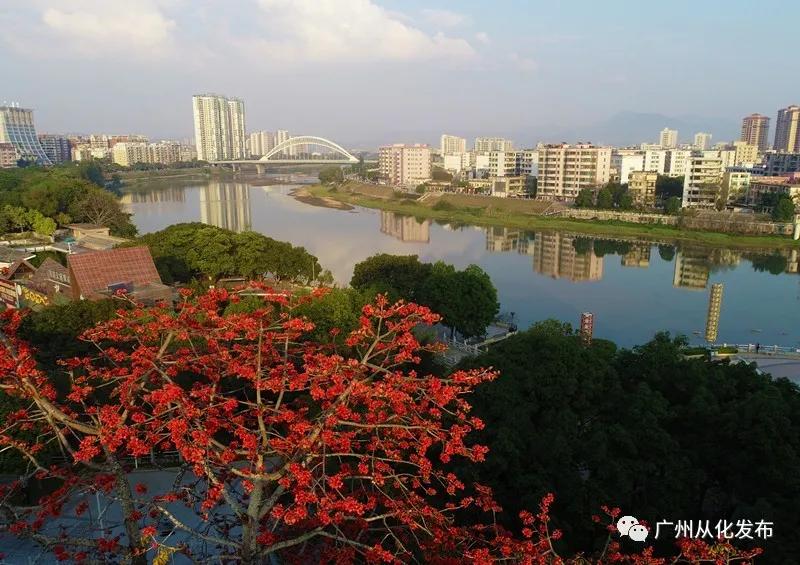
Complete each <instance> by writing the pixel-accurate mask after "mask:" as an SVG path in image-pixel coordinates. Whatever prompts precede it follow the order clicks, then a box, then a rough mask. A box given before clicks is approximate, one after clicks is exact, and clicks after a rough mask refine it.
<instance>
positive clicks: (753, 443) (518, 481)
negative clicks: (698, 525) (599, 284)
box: [462, 321, 800, 563]
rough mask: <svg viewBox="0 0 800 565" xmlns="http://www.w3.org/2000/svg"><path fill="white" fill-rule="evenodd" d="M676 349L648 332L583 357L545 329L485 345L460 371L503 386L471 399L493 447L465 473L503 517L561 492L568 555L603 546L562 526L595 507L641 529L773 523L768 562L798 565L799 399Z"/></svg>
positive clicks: (557, 327)
mask: <svg viewBox="0 0 800 565" xmlns="http://www.w3.org/2000/svg"><path fill="white" fill-rule="evenodd" d="M684 344H685V341H683V340H681V339H672V338H670V337H669V335H667V334H658V335H657V336H656V337H655V339H654V340H653V341H651V342H649V343H647V344H645V345H643V346H641V347H636V348H634V349H632V350H617V349H616V347H615V346H614V345H613V344H612V343H610V342H606V341H602V340H595V341H594V342H593V343H592V344H591V346H588V347H587V346H585V345H584V344H583V343H582V341H581V339H580V337H579V336H578V335H576V333H575V332H573V331H572V330H571V328H570V327H569V326H568V325H564V324H560V323H558V322H554V321H550V322H543V323H539V324H536V325H535V326H534V327H533V328H531V329H530V330H528V331H526V332H523V333H520V334H518V335H516V336H513V337H511V338H509V339H507V340H505V341H503V342H501V343H498V344H496V345H494V346H493V347H492V348H491V350H490V351H489V353H487V354H484V355H482V356H479V357H477V358H475V359H472V360H470V361H469V362H467V363H465V364H464V365H462V368H470V367H474V366H492V367H494V368H496V369H498V370H499V371H500V373H501V375H502V376H501V377H500V378H499V379H497V380H496V381H494V382H493V383H491V384H486V385H481V386H479V387H478V389H477V390H476V393H475V396H474V398H473V400H472V403H473V407H474V411H475V414H476V415H477V416H479V417H480V418H481V419H482V420H483V421H484V422H485V423H486V427H485V429H484V430H482V431H480V432H479V433H478V434H477V435H478V437H479V438H480V441H481V442H483V443H486V444H487V445H490V446H491V450H490V451H489V453H488V455H487V460H486V464H485V465H482V466H479V467H474V468H471V469H470V473H471V474H469V475H467V476H469V477H470V478H471V479H472V480H476V481H479V482H485V483H486V484H488V485H490V486H491V487H492V488H493V489H494V491H495V493H496V495H497V497H498V501H499V502H500V504H501V506H503V507H504V508H505V509H507V510H512V512H509V513H508V514H507V515H506V516H509V517H510V516H514V515H515V514H514V510H517V509H520V508H524V507H525V506H526V505H528V504H530V503H531V502H532V501H535V500H536V497H537V496H540V495H541V494H542V493H545V492H550V491H554V492H557V493H561V494H560V496H559V499H558V500H557V501H556V503H555V505H554V508H555V509H557V512H556V514H557V515H558V516H559V517H562V518H564V521H563V522H561V521H557V524H558V526H559V527H561V528H563V529H564V530H565V532H569V535H568V536H567V537H568V538H570V539H572V540H574V541H576V542H577V545H573V546H571V548H572V549H573V550H579V549H581V550H587V551H589V550H591V548H593V547H596V544H599V543H602V540H600V539H598V537H597V532H594V531H593V530H591V529H589V528H584V527H582V526H580V525H579V524H580V522H578V521H575V520H574V517H575V516H579V515H582V514H583V513H585V512H587V511H590V510H589V508H592V507H594V506H595V505H596V504H597V502H598V501H599V500H606V501H612V502H613V504H615V505H617V506H620V507H622V508H624V509H625V512H626V513H630V514H631V515H635V516H636V517H638V518H640V519H642V518H644V519H646V520H650V521H651V523H652V522H655V521H656V520H659V519H672V518H679V517H684V516H686V517H693V518H694V519H695V520H697V519H701V518H707V519H709V520H712V522H713V523H715V522H716V521H717V520H720V519H736V518H749V519H764V520H769V521H773V522H774V523H775V525H776V526H777V525H778V524H781V525H782V526H781V531H782V533H781V534H780V535H778V534H777V533H776V536H775V538H773V540H772V541H771V542H770V543H768V544H767V546H766V547H767V552H766V555H767V556H769V560H768V561H767V562H769V563H796V561H793V559H796V557H797V556H798V555H800V542H798V538H797V536H795V535H794V532H795V531H796V530H797V528H798V527H800V515H798V513H797V512H796V508H797V506H798V504H800V481H798V474H797V468H798V465H800V390H798V388H797V386H795V385H793V384H792V383H790V382H789V381H787V380H785V379H777V380H773V379H771V378H770V377H769V376H767V375H761V374H759V373H758V372H757V371H756V370H755V369H754V368H753V367H751V366H748V365H746V364H731V365H728V364H727V363H712V362H708V361H705V360H686V359H684V358H683V356H682V354H681V349H682V347H683V346H684ZM687 519H688V518H687ZM657 548H659V550H665V551H666V548H664V547H663V546H662V545H660V544H659V545H657ZM759 561H760V559H759Z"/></svg>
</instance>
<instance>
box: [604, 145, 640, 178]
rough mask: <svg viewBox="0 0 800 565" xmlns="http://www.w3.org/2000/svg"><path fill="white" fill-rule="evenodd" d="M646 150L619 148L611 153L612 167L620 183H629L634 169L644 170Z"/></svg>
mask: <svg viewBox="0 0 800 565" xmlns="http://www.w3.org/2000/svg"><path fill="white" fill-rule="evenodd" d="M644 158H645V152H644V151H640V150H638V149H617V150H615V151H613V152H612V153H611V167H612V168H613V169H614V170H615V171H616V173H617V175H618V176H619V182H620V184H627V183H628V179H629V177H630V174H631V173H632V172H633V171H644V170H645V168H644Z"/></svg>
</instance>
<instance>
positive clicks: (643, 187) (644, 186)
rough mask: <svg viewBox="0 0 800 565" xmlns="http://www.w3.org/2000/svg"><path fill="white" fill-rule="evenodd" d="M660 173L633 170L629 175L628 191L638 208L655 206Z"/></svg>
mask: <svg viewBox="0 0 800 565" xmlns="http://www.w3.org/2000/svg"><path fill="white" fill-rule="evenodd" d="M657 181H658V173H654V172H652V171H632V172H631V173H630V174H629V176H628V193H630V195H631V197H632V198H633V205H634V206H636V207H637V208H655V206H656V182H657Z"/></svg>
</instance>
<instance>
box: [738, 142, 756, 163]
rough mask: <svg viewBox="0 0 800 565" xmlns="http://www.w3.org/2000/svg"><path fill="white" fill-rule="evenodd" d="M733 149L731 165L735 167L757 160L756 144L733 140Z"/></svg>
mask: <svg viewBox="0 0 800 565" xmlns="http://www.w3.org/2000/svg"><path fill="white" fill-rule="evenodd" d="M733 150H734V160H733V165H734V166H735V167H741V166H743V165H747V166H752V165H754V164H755V163H758V161H759V159H758V146H757V145H750V144H749V143H746V142H744V141H734V142H733Z"/></svg>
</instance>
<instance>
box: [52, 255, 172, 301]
mask: <svg viewBox="0 0 800 565" xmlns="http://www.w3.org/2000/svg"><path fill="white" fill-rule="evenodd" d="M67 266H68V267H69V271H70V276H71V277H72V280H73V292H77V293H79V294H81V295H83V296H84V297H88V296H91V295H92V294H95V293H97V292H100V291H103V290H106V289H107V288H108V286H109V285H112V284H116V283H133V284H134V285H137V286H138V285H145V284H148V283H157V284H161V277H159V276H158V271H157V270H156V266H155V263H153V257H152V256H151V255H150V250H149V249H148V248H147V247H124V248H121V249H109V250H107V251H93V252H87V253H78V254H75V255H69V256H68V257H67ZM76 287H77V288H76Z"/></svg>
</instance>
